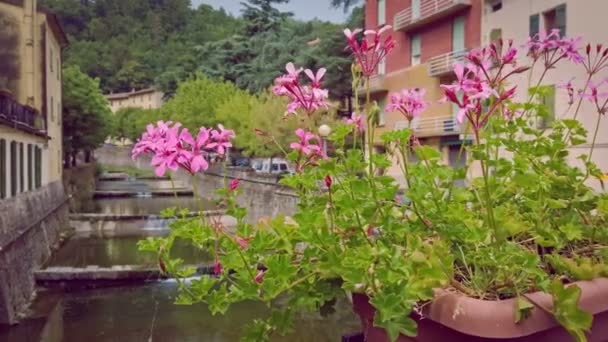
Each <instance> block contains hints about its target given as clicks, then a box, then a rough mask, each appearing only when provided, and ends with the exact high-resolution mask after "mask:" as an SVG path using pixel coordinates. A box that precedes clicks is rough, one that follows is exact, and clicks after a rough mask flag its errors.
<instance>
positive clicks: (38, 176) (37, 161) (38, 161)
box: [34, 146, 42, 189]
mask: <svg viewBox="0 0 608 342" xmlns="http://www.w3.org/2000/svg"><path fill="white" fill-rule="evenodd" d="M34 186H35V188H36V189H38V188H39V187H41V186H42V150H41V149H40V147H38V146H36V148H35V152H34Z"/></svg>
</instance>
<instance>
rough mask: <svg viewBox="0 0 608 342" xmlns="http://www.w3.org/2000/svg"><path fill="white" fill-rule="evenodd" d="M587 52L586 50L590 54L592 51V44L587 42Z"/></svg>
mask: <svg viewBox="0 0 608 342" xmlns="http://www.w3.org/2000/svg"><path fill="white" fill-rule="evenodd" d="M585 52H586V53H587V54H590V53H591V44H589V43H587V46H585Z"/></svg>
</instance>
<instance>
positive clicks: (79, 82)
mask: <svg viewBox="0 0 608 342" xmlns="http://www.w3.org/2000/svg"><path fill="white" fill-rule="evenodd" d="M110 115H111V113H110V107H109V105H108V102H107V100H106V98H105V97H104V96H103V93H102V92H101V89H100V87H99V79H93V78H91V77H89V76H87V75H86V74H84V73H83V72H82V71H80V69H78V68H77V67H73V66H72V67H66V68H65V69H64V70H63V150H64V152H65V158H64V165H65V166H66V167H69V166H75V165H76V155H77V154H78V152H80V151H84V152H85V154H86V155H87V159H88V157H89V156H90V153H91V152H92V151H93V150H94V149H95V148H97V147H99V146H100V145H101V144H102V143H103V142H104V140H105V138H106V137H107V136H108V134H109V133H110V130H111V128H112V127H111V121H112V119H111V117H110Z"/></svg>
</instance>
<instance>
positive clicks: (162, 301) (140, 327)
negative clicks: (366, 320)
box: [0, 282, 359, 342]
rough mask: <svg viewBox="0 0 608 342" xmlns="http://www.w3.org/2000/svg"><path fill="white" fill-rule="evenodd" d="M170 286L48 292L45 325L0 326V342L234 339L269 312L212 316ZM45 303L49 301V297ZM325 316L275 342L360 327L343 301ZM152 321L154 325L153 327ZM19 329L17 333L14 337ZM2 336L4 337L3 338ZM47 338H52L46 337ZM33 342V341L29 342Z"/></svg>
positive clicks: (254, 309)
mask: <svg viewBox="0 0 608 342" xmlns="http://www.w3.org/2000/svg"><path fill="white" fill-rule="evenodd" d="M176 293H177V289H176V285H175V284H174V283H171V282H163V283H155V284H147V285H143V286H132V287H116V288H103V289H94V290H86V291H77V292H72V293H61V292H48V293H46V294H45V296H44V297H46V298H49V297H54V298H56V301H57V306H56V309H55V310H54V311H52V312H51V313H50V317H49V320H48V324H47V326H44V328H42V327H41V322H40V320H37V319H30V320H27V321H25V322H24V323H23V324H22V325H21V327H20V329H18V330H13V334H12V335H8V333H7V331H6V330H5V331H3V330H2V328H0V340H2V341H5V339H3V338H7V337H8V336H11V338H13V339H11V340H8V339H6V340H7V341H28V340H31V339H28V336H30V337H29V338H31V336H32V335H36V334H38V335H42V334H43V333H44V334H47V336H40V337H39V339H36V340H35V341H42V340H44V341H49V342H59V341H63V342H81V341H100V342H101V341H104V342H105V341H108V342H110V341H149V340H151V341H163V342H164V341H183V342H190V341H192V342H194V341H197V342H198V341H217V342H225V341H238V340H239V336H240V335H241V333H242V331H243V327H244V325H245V324H247V323H249V322H250V321H251V320H252V319H253V318H256V317H259V316H260V315H262V314H264V313H266V312H267V309H266V307H265V306H263V305H262V304H259V303H242V304H239V305H236V306H234V307H233V308H232V309H231V310H229V311H228V312H227V313H226V315H223V316H222V315H218V316H212V315H211V314H210V312H209V311H208V310H207V307H206V306H205V305H202V304H196V305H191V306H179V305H175V304H174V303H173V302H174V300H175V296H176ZM47 300H48V299H47ZM337 309H338V310H337V313H336V314H334V315H331V316H329V317H326V318H325V317H321V316H320V315H318V314H305V315H302V316H300V317H298V319H297V320H296V328H295V332H294V333H293V334H291V335H290V336H287V337H278V336H277V337H276V338H274V339H273V341H276V342H283V341H286V342H287V341H289V342H313V341H314V342H324V341H328V342H329V341H332V342H333V341H339V339H340V336H342V335H344V334H348V333H352V332H353V331H357V330H358V328H359V322H358V321H357V320H356V319H355V317H354V315H353V314H352V313H351V310H350V307H349V305H348V303H347V302H345V301H342V302H340V303H339V304H338V307H337ZM153 322H154V323H153ZM18 331H20V332H21V334H17V332H18ZM3 334H4V335H3ZM48 335H50V336H48ZM32 341H34V340H32Z"/></svg>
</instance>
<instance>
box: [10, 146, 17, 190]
mask: <svg viewBox="0 0 608 342" xmlns="http://www.w3.org/2000/svg"><path fill="white" fill-rule="evenodd" d="M10 150H11V151H10V176H9V179H10V182H11V196H16V195H17V142H16V141H11V148H10Z"/></svg>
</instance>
